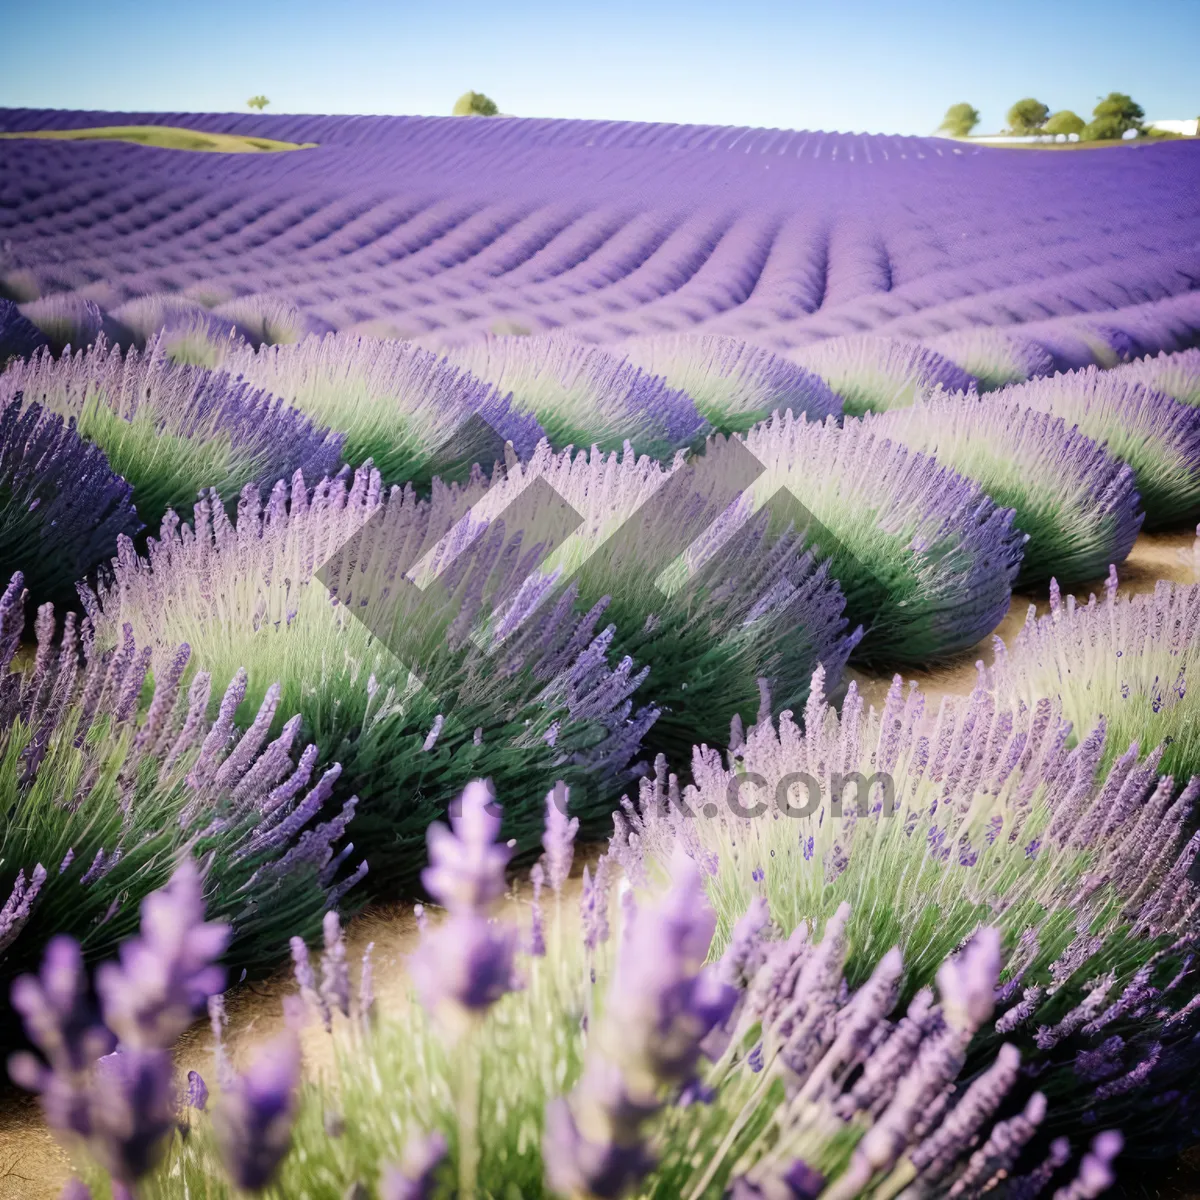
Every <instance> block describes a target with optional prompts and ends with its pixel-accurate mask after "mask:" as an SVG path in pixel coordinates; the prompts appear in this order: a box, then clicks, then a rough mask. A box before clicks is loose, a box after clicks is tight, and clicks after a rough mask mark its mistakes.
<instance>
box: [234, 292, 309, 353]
mask: <svg viewBox="0 0 1200 1200" xmlns="http://www.w3.org/2000/svg"><path fill="white" fill-rule="evenodd" d="M213 313H214V314H215V315H216V316H218V317H224V318H225V319H226V320H228V321H232V322H233V323H234V325H235V326H237V328H238V329H239V330H243V331H245V336H246V338H247V340H248V341H249V342H250V344H251V345H253V346H279V345H284V346H287V345H292V344H293V343H295V342H299V341H303V340H304V338H306V337H310V336H314V335H316V336H320V335H322V334H326V333H330V332H331V329H330V326H329V325H328V324H327V323H326V322H324V321H321V320H320V319H318V318H315V317H314V316H312V315H310V314H308V313H303V312H301V311H300V310H299V309H298V308H297V307H296V306H295V305H294V304H291V303H290V302H289V301H288V300H286V299H284V298H283V297H281V296H270V295H254V296H238V297H236V298H235V299H232V300H226V301H225V302H224V303H223V304H218V305H217V306H216V307H215V308H214V309H213Z"/></svg>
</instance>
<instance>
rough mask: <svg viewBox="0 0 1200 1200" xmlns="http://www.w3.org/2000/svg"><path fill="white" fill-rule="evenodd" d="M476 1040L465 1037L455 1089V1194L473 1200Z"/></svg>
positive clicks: (476, 1160) (476, 1165)
mask: <svg viewBox="0 0 1200 1200" xmlns="http://www.w3.org/2000/svg"><path fill="white" fill-rule="evenodd" d="M477 1050H478V1046H477V1044H476V1038H475V1037H474V1036H473V1035H468V1036H467V1037H466V1038H465V1039H464V1041H463V1045H462V1048H461V1053H462V1061H461V1063H460V1064H459V1089H458V1194H459V1196H460V1197H462V1200H475V1189H476V1182H477V1179H478V1176H479V1065H480V1064H479V1055H478V1053H477V1052H476V1051H477Z"/></svg>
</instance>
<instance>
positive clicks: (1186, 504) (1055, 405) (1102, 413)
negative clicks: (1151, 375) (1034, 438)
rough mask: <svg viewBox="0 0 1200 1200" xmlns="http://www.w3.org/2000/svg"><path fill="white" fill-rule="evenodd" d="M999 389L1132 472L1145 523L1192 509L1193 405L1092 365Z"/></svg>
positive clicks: (1198, 474) (1196, 433) (1198, 487)
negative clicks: (1068, 427)
mask: <svg viewBox="0 0 1200 1200" xmlns="http://www.w3.org/2000/svg"><path fill="white" fill-rule="evenodd" d="M1004 395H1006V396H1008V397H1010V398H1011V399H1012V400H1014V401H1015V402H1016V403H1018V404H1022V405H1024V406H1026V407H1028V408H1035V409H1037V410H1039V411H1040V412H1047V413H1052V414H1053V415H1054V416H1057V417H1062V418H1063V420H1065V421H1066V422H1067V423H1068V424H1069V425H1078V427H1079V430H1080V432H1081V433H1084V434H1086V435H1087V436H1088V437H1090V438H1093V439H1094V440H1095V441H1097V442H1100V443H1101V444H1102V445H1103V446H1104V448H1105V449H1106V450H1107V451H1108V452H1109V454H1111V455H1112V456H1113V457H1115V458H1119V459H1121V460H1122V461H1123V462H1127V463H1128V464H1129V465H1130V466H1131V467H1132V468H1133V472H1134V475H1135V476H1136V478H1137V489H1138V492H1139V494H1140V495H1141V498H1142V507H1143V508H1144V509H1145V513H1146V528H1147V529H1159V528H1163V527H1164V526H1169V525H1174V524H1181V523H1184V524H1186V523H1188V522H1194V521H1195V520H1196V518H1197V517H1198V516H1200V407H1194V406H1192V405H1190V404H1185V403H1184V402H1182V401H1180V400H1176V399H1175V398H1174V397H1172V396H1169V395H1167V394H1166V393H1164V392H1159V391H1154V390H1153V389H1152V388H1150V387H1148V386H1146V385H1145V384H1143V383H1141V382H1139V381H1138V380H1137V379H1136V378H1132V377H1129V376H1126V375H1123V374H1121V373H1119V372H1108V371H1101V370H1099V369H1098V368H1097V367H1088V368H1086V369H1084V370H1079V371H1070V372H1068V373H1066V374H1058V375H1054V376H1053V377H1051V378H1047V379H1035V380H1032V381H1031V382H1029V383H1026V384H1022V385H1020V386H1017V387H1013V388H1006V389H1005V390H1004Z"/></svg>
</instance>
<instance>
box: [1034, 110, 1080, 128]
mask: <svg viewBox="0 0 1200 1200" xmlns="http://www.w3.org/2000/svg"><path fill="white" fill-rule="evenodd" d="M1083 130H1084V120H1083V118H1082V117H1080V116H1077V115H1076V114H1075V113H1073V112H1072V111H1071V110H1070V109H1069V108H1064V109H1062V110H1061V111H1060V112H1056V113H1054V114H1053V115H1052V116H1051V117H1050V118H1049V120H1047V121H1046V123H1045V124H1044V125H1043V126H1042V131H1043V132H1044V133H1054V134H1058V133H1082V132H1083Z"/></svg>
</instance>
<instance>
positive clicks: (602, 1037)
mask: <svg viewBox="0 0 1200 1200" xmlns="http://www.w3.org/2000/svg"><path fill="white" fill-rule="evenodd" d="M671 869H672V879H673V883H672V886H671V889H670V891H669V892H668V893H667V894H666V895H665V896H664V897H663V898H662V899H661V900H660V901H659V902H658V903H657V904H656V905H654V906H653V907H646V908H643V909H641V910H639V911H638V913H637V916H636V918H635V920H634V922H633V926H632V928H631V929H630V930H629V931H628V932H627V935H626V937H625V940H624V943H623V945H622V947H621V952H620V957H619V959H618V962H617V968H616V972H615V974H614V975H613V978H612V982H611V985H610V988H609V996H608V1003H607V1005H606V1006H605V1016H604V1018H603V1021H602V1023H601V1024H600V1026H599V1027H598V1029H597V1030H596V1034H595V1037H594V1039H593V1041H592V1042H591V1044H590V1045H589V1048H588V1056H587V1060H586V1062H585V1066H584V1072H583V1077H582V1079H581V1080H580V1082H579V1084H578V1086H577V1087H576V1088H575V1090H574V1091H573V1092H572V1093H571V1095H570V1097H568V1098H567V1099H565V1100H564V1099H560V1100H555V1101H553V1102H552V1103H551V1104H550V1106H549V1107H548V1108H547V1112H546V1136H545V1140H544V1146H543V1158H544V1160H545V1164H546V1180H547V1183H548V1184H549V1186H550V1187H551V1188H552V1189H554V1190H556V1191H559V1192H563V1193H565V1194H568V1195H586V1196H598V1197H616V1196H620V1195H623V1194H624V1193H625V1191H626V1190H627V1189H628V1188H630V1187H631V1186H633V1185H634V1184H635V1183H636V1182H637V1181H638V1180H639V1179H640V1178H642V1176H643V1175H644V1174H645V1173H646V1172H647V1171H648V1170H649V1168H650V1166H651V1164H652V1161H653V1160H652V1157H651V1156H650V1154H649V1152H648V1151H647V1150H646V1148H645V1147H644V1145H643V1129H642V1127H643V1125H644V1123H645V1122H646V1120H647V1119H648V1118H649V1117H651V1116H653V1114H654V1113H655V1112H657V1111H658V1109H659V1107H660V1105H661V1102H662V1091H663V1089H664V1088H666V1087H675V1088H679V1087H682V1086H683V1085H684V1084H686V1083H687V1082H689V1081H690V1080H691V1078H692V1077H693V1074H694V1071H695V1068H696V1064H697V1062H698V1060H699V1058H700V1054H701V1043H702V1042H703V1040H704V1039H705V1037H707V1035H708V1034H709V1033H710V1032H711V1031H712V1030H713V1029H714V1028H715V1027H716V1026H717V1025H720V1024H723V1023H724V1021H725V1020H726V1019H727V1018H728V1017H729V1015H730V1013H731V1012H732V1011H733V1007H734V1004H735V1003H736V1000H737V995H738V993H737V990H736V989H735V988H733V987H730V986H729V985H727V984H725V983H722V982H721V981H720V978H719V975H718V972H717V969H716V968H706V967H705V966H704V961H705V958H706V957H707V954H708V951H709V946H710V944H711V941H712V935H713V931H714V929H715V928H716V915H715V914H714V913H713V911H712V909H711V908H710V907H709V904H708V901H707V899H706V897H705V893H704V884H703V877H702V874H701V871H700V868H699V867H698V866H697V865H696V863H695V862H694V861H693V860H692V859H690V858H688V857H687V856H686V855H685V854H683V853H682V852H681V853H680V854H678V855H677V856H676V857H675V858H674V859H673V860H672V864H671Z"/></svg>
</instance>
